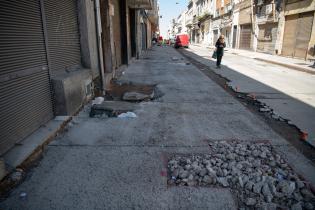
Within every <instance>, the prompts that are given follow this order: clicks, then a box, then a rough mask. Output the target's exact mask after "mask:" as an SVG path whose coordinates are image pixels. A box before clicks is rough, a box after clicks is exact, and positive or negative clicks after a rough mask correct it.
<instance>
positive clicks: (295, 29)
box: [282, 12, 314, 58]
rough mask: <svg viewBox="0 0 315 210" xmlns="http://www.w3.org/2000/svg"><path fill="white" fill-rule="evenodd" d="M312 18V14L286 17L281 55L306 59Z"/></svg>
mask: <svg viewBox="0 0 315 210" xmlns="http://www.w3.org/2000/svg"><path fill="white" fill-rule="evenodd" d="M313 18H314V13H313V12H309V13H301V14H297V15H290V16H286V19H285V29H284V37H283V46H282V55H284V56H292V57H298V58H306V56H307V52H308V45H309V42H310V38H311V33H312V26H313Z"/></svg>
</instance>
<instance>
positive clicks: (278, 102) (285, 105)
mask: <svg viewBox="0 0 315 210" xmlns="http://www.w3.org/2000/svg"><path fill="white" fill-rule="evenodd" d="M259 101H261V102H263V103H265V104H268V106H269V107H270V108H272V109H273V110H274V111H275V112H276V113H277V114H278V115H280V116H281V117H282V118H284V119H289V120H291V121H292V123H293V124H294V125H296V126H297V127H298V128H299V129H301V130H302V131H303V132H306V133H308V138H307V141H308V142H309V143H310V144H312V145H314V146H315V121H314V119H315V111H314V108H313V107H311V106H308V105H306V104H305V103H302V102H300V101H297V100H294V99H259Z"/></svg>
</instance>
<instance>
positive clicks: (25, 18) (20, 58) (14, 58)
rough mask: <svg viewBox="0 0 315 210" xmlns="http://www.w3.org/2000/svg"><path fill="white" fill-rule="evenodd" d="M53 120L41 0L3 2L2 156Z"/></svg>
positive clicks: (0, 58)
mask: <svg viewBox="0 0 315 210" xmlns="http://www.w3.org/2000/svg"><path fill="white" fill-rule="evenodd" d="M52 118H53V110H52V101H51V92H50V83H49V73H48V65H47V58H46V51H45V40H44V33H43V26H42V19H41V8H40V2H39V0H24V1H23V0H2V1H1V2H0V155H1V154H3V153H5V152H6V151H7V150H8V149H10V148H11V147H12V146H13V145H14V144H15V143H17V142H19V141H21V140H22V139H23V138H25V137H26V136H28V135H30V134H31V133H32V132H34V131H35V130H36V129H38V128H39V127H40V126H41V125H43V124H45V123H46V122H47V121H48V120H50V119H52Z"/></svg>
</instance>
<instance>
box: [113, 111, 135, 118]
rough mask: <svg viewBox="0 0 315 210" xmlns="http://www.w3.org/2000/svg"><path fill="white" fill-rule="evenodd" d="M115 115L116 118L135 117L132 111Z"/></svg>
mask: <svg viewBox="0 0 315 210" xmlns="http://www.w3.org/2000/svg"><path fill="white" fill-rule="evenodd" d="M117 117H118V118H136V117H137V115H136V114H135V113H133V112H126V113H121V114H120V115H118V116H117Z"/></svg>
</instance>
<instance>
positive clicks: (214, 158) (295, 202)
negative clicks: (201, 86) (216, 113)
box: [168, 141, 315, 210]
mask: <svg viewBox="0 0 315 210" xmlns="http://www.w3.org/2000/svg"><path fill="white" fill-rule="evenodd" d="M209 146H210V149H209V153H208V154H193V155H183V154H177V155H173V156H171V157H170V159H169V161H168V184H169V185H170V186H199V187H202V186H204V187H209V186H210V187H224V188H230V189H231V190H232V192H233V193H234V194H235V197H236V198H237V199H238V204H239V207H240V209H266V210H267V209H268V210H269V209H314V207H315V196H314V194H313V193H312V192H311V190H310V187H309V185H308V183H307V182H305V181H303V180H302V179H301V178H300V177H299V176H298V175H297V174H296V173H295V172H294V171H293V170H292V168H291V167H290V166H289V164H288V163H287V162H286V161H285V160H284V159H283V158H282V157H281V156H280V155H279V154H277V153H276V152H275V151H274V150H273V148H272V146H271V145H270V144H269V143H267V142H258V143H253V142H242V141H215V142H211V143H209Z"/></svg>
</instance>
